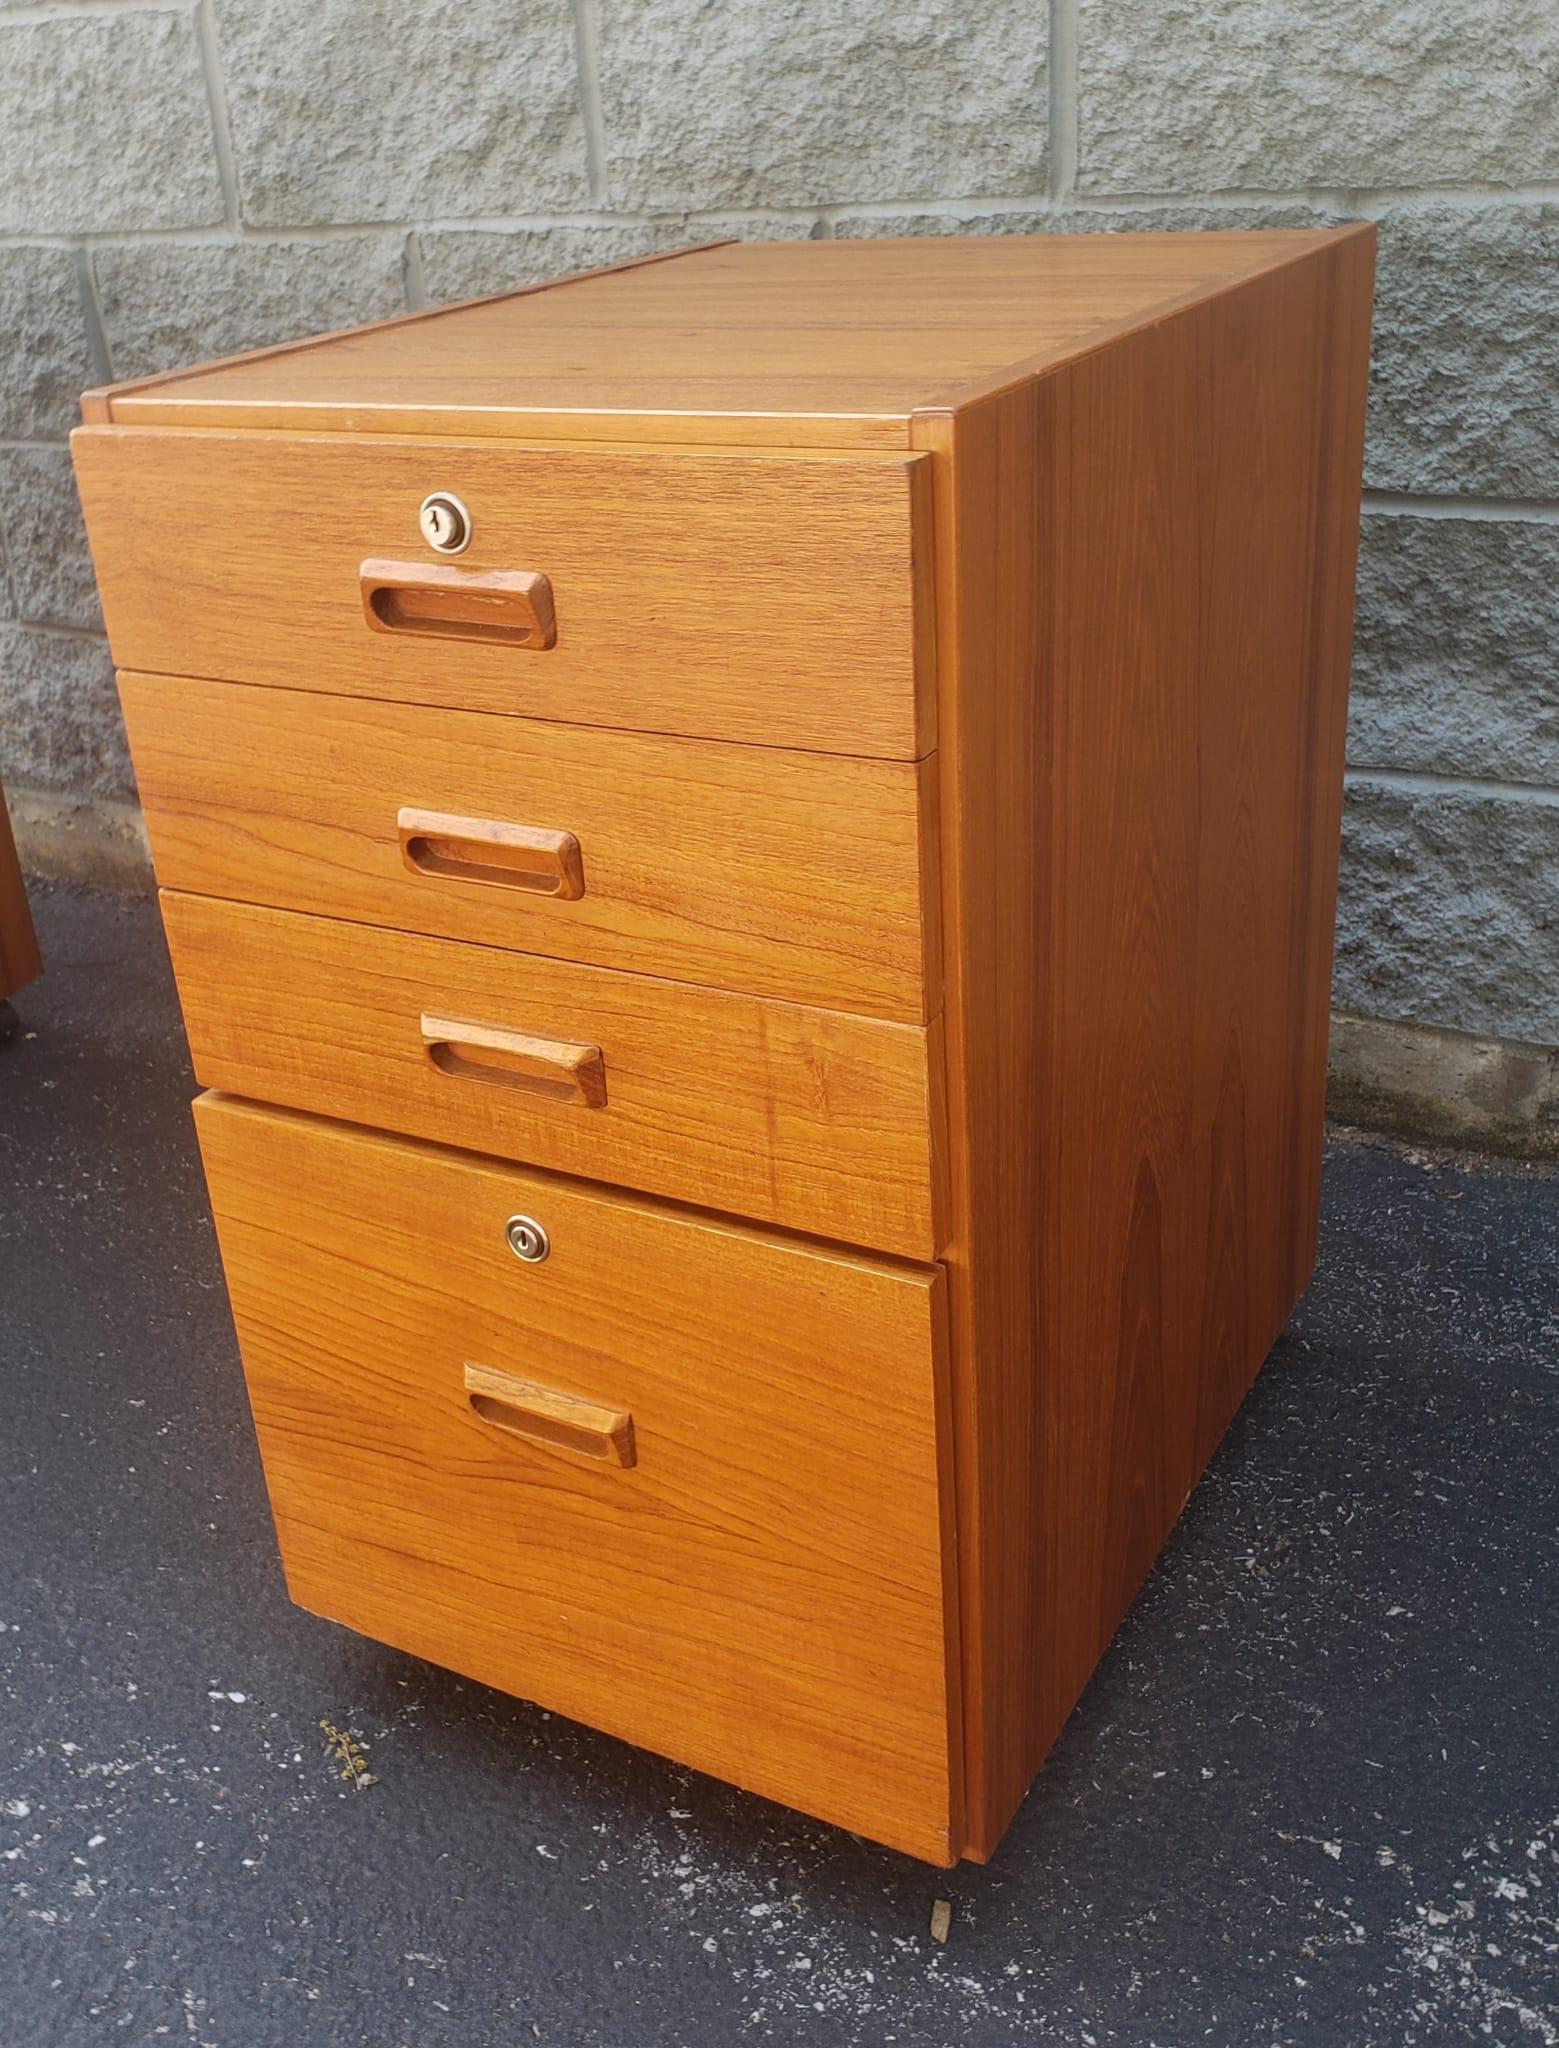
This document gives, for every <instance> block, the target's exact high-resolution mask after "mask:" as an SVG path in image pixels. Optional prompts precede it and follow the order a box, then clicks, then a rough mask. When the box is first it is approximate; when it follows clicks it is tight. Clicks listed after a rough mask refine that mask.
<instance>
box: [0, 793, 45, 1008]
mask: <svg viewBox="0 0 1559 2048" xmlns="http://www.w3.org/2000/svg"><path fill="white" fill-rule="evenodd" d="M42 972H43V956H42V954H41V953H40V952H39V951H38V939H37V934H36V933H35V932H34V930H33V924H32V912H31V911H30V910H29V909H28V908H27V891H26V889H25V888H24V887H23V884H22V870H21V863H20V862H19V861H18V860H17V858H16V841H15V840H14V839H13V838H12V836H11V819H10V814H9V813H8V812H7V810H6V807H5V796H4V793H3V792H0V1003H3V1002H5V1001H7V1000H8V998H9V997H11V996H14V995H15V994H16V991H17V990H18V989H19V988H24V987H25V986H26V985H27V983H28V982H29V981H34V980H36V979H37V977H38V976H39V975H40V974H41V973H42Z"/></svg>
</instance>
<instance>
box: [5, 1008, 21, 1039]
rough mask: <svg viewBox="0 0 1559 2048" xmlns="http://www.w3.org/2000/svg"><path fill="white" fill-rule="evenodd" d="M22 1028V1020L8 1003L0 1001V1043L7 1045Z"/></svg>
mask: <svg viewBox="0 0 1559 2048" xmlns="http://www.w3.org/2000/svg"><path fill="white" fill-rule="evenodd" d="M21 1028H22V1020H21V1018H20V1017H18V1016H17V1014H16V1012H15V1011H14V1010H13V1009H12V1008H11V1005H10V1004H9V1003H0V1045H9V1044H10V1043H11V1040H12V1039H13V1038H14V1037H15V1036H16V1034H17V1032H18V1031H20V1030H21Z"/></svg>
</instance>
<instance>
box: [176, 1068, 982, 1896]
mask: <svg viewBox="0 0 1559 2048" xmlns="http://www.w3.org/2000/svg"><path fill="white" fill-rule="evenodd" d="M196 1116H197V1122H198V1125H199V1130H200V1138H201V1145H202V1149H203V1151H204V1154H205V1161H206V1171H207V1177H208V1180H209V1183H210V1188H211V1197H212V1203H213V1207H214V1209H215V1213H216V1222H217V1230H218V1235H219V1238H220V1241H221V1248H222V1257H223V1262H224V1265H225V1267H226V1271H227V1278H228V1285H229V1290H230V1292H231V1296H232V1302H233V1312H234V1318H235V1321H236V1323H237V1327H238V1335H239V1342H240V1348H241V1350H242V1353H243V1359H244V1366H245V1371H246V1374H247V1378H248V1383H249V1392H250V1398H251V1401H252V1403H253V1407H254V1414H255V1421H256V1425H257V1427H258V1431H259V1437H260V1446H261V1452H262V1455H263V1458H264V1463H265V1472H266V1479H267V1483H268V1485H269V1488H270V1494H271V1503H272V1507H273V1509H274V1512H275V1516H276V1526H277V1532H278V1535H279V1538H280V1542H281V1549H282V1556H283V1561H284V1563H285V1566H286V1572H287V1579H288V1585H289V1588H290V1590H291V1592H292V1594H293V1597H294V1598H295V1599H296V1600H297V1601H299V1602H300V1604H301V1605H303V1606H305V1607H308V1608H310V1609H313V1610H314V1611H315V1612H317V1613H320V1614H324V1615H328V1616H330V1617H331V1618H332V1619H334V1620H336V1621H340V1622H344V1623H346V1624H347V1625H348V1626H350V1627H352V1628H355V1629H358V1630H361V1631H362V1632H363V1633H364V1634H367V1635H371V1636H374V1637H377V1638H379V1639H380V1640H382V1641H384V1642H387V1643H392V1644H394V1645H396V1646H398V1647H399V1648H402V1649H405V1650H409V1651H411V1652H413V1653H415V1654H416V1655H418V1656H422V1657H427V1658H429V1659H431V1660H432V1661H434V1662H436V1663H439V1664H444V1665H447V1666H449V1667H451V1668H452V1669H454V1670H457V1671H460V1672H463V1673H465V1674H467V1675H468V1676H470V1677H473V1678H476V1679H478V1680H481V1681H483V1682H485V1683H488V1684H491V1685H495V1686H499V1687H501V1688H503V1689H504V1690H506V1691H508V1692H512V1693H517V1694H520V1695H522V1696H524V1697H525V1698H528V1699H534V1700H537V1701H539V1702H541V1703H542V1704H543V1705H545V1706H548V1707H550V1708H553V1709H555V1710H557V1711H559V1712H561V1713H564V1714H568V1715H570V1716H572V1717H574V1718H576V1719H579V1720H582V1721H588V1722H591V1723H593V1724H594V1725H595V1726H597V1727H600V1728H604V1729H607V1730H609V1731H610V1732H611V1733H613V1734H616V1735H620V1736H624V1737H626V1738H627V1739H629V1740H630V1741H633V1742H637V1743H641V1744H643V1745H644V1746H646V1747H647V1748H650V1749H654V1750H657V1751H660V1752H662V1753H663V1754H665V1755H667V1756H671V1757H675V1758H677V1759H679V1760H680V1761H682V1762H685V1763H688V1764H691V1765H694V1766H695V1767H697V1768H698V1769H700V1770H706V1771H710V1772H713V1773H716V1774H717V1775H719V1776H721V1777H724V1778H728V1779H731V1780H732V1781H734V1782H735V1783H737V1784H739V1785H743V1786H745V1787H747V1788H748V1789H750V1790H752V1791H756V1792H761V1793H764V1794H766V1795H767V1796H769V1797H770V1798H773V1799H778V1800H781V1801H783V1802H785V1803H786V1804H788V1805H791V1806H795V1807H799V1808H801V1809H802V1810H803V1811H806V1812H809V1813H814V1814H817V1815H820V1816H821V1817H823V1818H825V1819H827V1820H830V1821H833V1822H836V1823H838V1824H840V1825H843V1826H845V1827H849V1828H854V1829H856V1830H858V1831H860V1832H861V1833H864V1834H867V1835H871V1836H873V1837H875V1838H876V1839H878V1840H880V1841H883V1842H887V1843H890V1844H892V1845H894V1846H895V1847H899V1848H903V1849H906V1850H908V1851H910V1852H911V1853H912V1854H915V1855H919V1856H922V1857H925V1858H928V1859H930V1860H932V1861H936V1862H946V1861H949V1860H950V1859H951V1858H952V1857H953V1856H954V1855H956V1853H957V1850H958V1847H959V1844H958V1841H957V1839H956V1819H955V1816H954V1813H953V1810H952V1793H951V1788H952V1784H953V1781H954V1776H955V1759H954V1757H953V1754H952V1749H951V1735H950V1717H949V1711H948V1696H949V1675H950V1671H951V1670H952V1668H953V1666H952V1660H951V1657H950V1651H949V1645H950V1640H951V1630H950V1626H949V1615H948V1612H947V1606H946V1598H945V1595H944V1586H945V1584H948V1583H950V1572H951V1535H950V1529H951V1497H950V1482H948V1481H946V1480H945V1479H944V1477H943V1472H942V1467H943V1464H944V1462H945V1447H946V1430H945V1427H944V1426H943V1416H944V1409H945V1399H944V1397H945V1389H946V1369H947V1361H946V1339H945V1309H944V1302H943V1280H942V1276H941V1274H940V1272H939V1271H937V1270H935V1269H930V1270H928V1269H924V1268H916V1267H911V1266H907V1265H899V1264H896V1263H894V1262H892V1261H889V1260H882V1259H875V1258H871V1257H867V1256H864V1255H852V1254H849V1253H843V1252H839V1251H835V1250H831V1249H823V1248H819V1247H817V1246H814V1245H809V1244H804V1243H801V1242H798V1241H794V1240H791V1239H787V1238H784V1237H780V1236H776V1235H772V1234H769V1233H766V1232H763V1231H760V1230H753V1229H748V1228H745V1227H741V1226H737V1225H732V1224H725V1223H721V1222H719V1221H717V1220H715V1219H712V1218H710V1217H707V1216H703V1215H698V1214H693V1213H691V1212H684V1211H681V1210H677V1209H674V1208H670V1207H667V1206H663V1205H659V1204H656V1203H654V1202H651V1201H649V1200H646V1199H640V1198H636V1197H631V1196H625V1195H618V1194H608V1193H604V1192H602V1191H601V1190H599V1189H591V1188H588V1187H586V1186H583V1185H581V1184H580V1183H577V1182H572V1181H568V1180H564V1179H561V1178H558V1177H555V1176H551V1175H542V1174H536V1173H530V1172H526V1171H522V1170H520V1169H517V1168H514V1167H511V1166H507V1165H500V1164H496V1163H493V1162H490V1161H487V1160H484V1159H478V1158H474V1157H471V1156H468V1155H466V1154H462V1153H454V1152H449V1151H445V1150H442V1149H439V1148H436V1147H434V1146H431V1145H424V1144H421V1143H418V1142H415V1141H407V1140H403V1139H391V1138H387V1137H382V1136H379V1135H377V1134H374V1133H365V1132H363V1131H361V1130H355V1129H351V1128H348V1127H346V1126H343V1125H338V1124H334V1123H328V1122H324V1121H321V1120H317V1119H314V1118H309V1117H305V1116H302V1115H298V1114H295V1113H292V1112H288V1111H277V1110H269V1109H262V1108H258V1107H256V1106H254V1105H252V1104H248V1103H242V1102H238V1101H236V1100H234V1099H232V1098H229V1097H223V1096H212V1095H208V1096H205V1097H203V1098H202V1099H201V1101H200V1102H199V1103H198V1104H197V1106H196ZM516 1219H520V1220H516ZM543 1241H544V1242H545V1247H546V1250H545V1256H543V1257H541V1258H540V1259H536V1258H535V1257H534V1254H535V1252H536V1251H537V1250H538V1249H540V1248H541V1246H542V1243H543ZM527 1253H528V1254H531V1255H532V1256H530V1257H527V1256H525V1254H527Z"/></svg>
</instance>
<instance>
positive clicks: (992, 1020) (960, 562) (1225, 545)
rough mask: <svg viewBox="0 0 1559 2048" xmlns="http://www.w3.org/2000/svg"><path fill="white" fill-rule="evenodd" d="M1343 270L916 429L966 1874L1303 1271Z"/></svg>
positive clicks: (1353, 440) (1345, 483) (1337, 497)
mask: <svg viewBox="0 0 1559 2048" xmlns="http://www.w3.org/2000/svg"><path fill="white" fill-rule="evenodd" d="M1371 248H1372V244H1371V239H1370V237H1369V235H1368V233H1367V232H1366V233H1360V234H1358V235H1353V236H1344V237H1339V238H1338V239H1337V240H1335V241H1333V242H1332V243H1330V244H1329V245H1327V246H1326V247H1324V248H1323V249H1322V250H1320V251H1318V252H1317V253H1316V254H1315V255H1313V256H1310V257H1308V258H1306V259H1304V260H1302V261H1298V262H1296V263H1294V264H1292V265H1290V266H1287V267H1285V268H1283V269H1281V270H1278V271H1275V272H1272V273H1269V274H1267V275H1265V276H1263V277H1261V278H1259V279H1255V280H1252V281H1250V282H1249V283H1248V284H1245V285H1242V286H1239V287H1235V288H1232V289H1230V290H1228V291H1226V292H1223V293H1220V294H1218V295H1216V296H1213V297H1210V298H1208V299H1206V300H1204V301H1203V302H1201V303H1200V304H1198V305H1196V306H1193V307H1190V308H1188V309H1186V310H1185V311H1184V312H1182V313H1180V314H1178V315H1177V316H1175V317H1174V318H1172V319H1169V320H1166V321H1164V322H1162V323H1161V324H1159V325H1158V326H1157V327H1155V328H1153V329H1150V330H1147V331H1144V332H1141V333H1138V334H1134V335H1131V336H1128V337H1126V338H1124V339H1122V340H1120V341H1119V342H1116V343H1114V344H1112V345H1111V346H1109V347H1108V348H1105V349H1101V350H1099V351H1098V352H1096V353H1095V354H1093V355H1091V356H1088V357H1086V358H1084V359H1082V360H1080V361H1078V362H1075V363H1073V364H1071V365H1068V366H1066V367H1065V368H1063V369H1062V370H1060V371H1058V372H1056V373H1055V374H1053V375H1051V376H1048V377H1046V378H1043V379H1041V380H1039V381H1037V382H1033V383H1030V384H1028V385H1027V386H1020V387H1017V388H1015V389H1013V390H1011V391H1007V392H1003V393H1000V394H996V395H995V396H993V397H991V398H989V399H987V400H983V401H981V402H980V403H979V404H977V405H975V406H973V407H971V408H969V409H968V410H967V411H963V412H959V413H958V414H956V415H954V416H953V417H952V418H951V419H950V420H941V421H938V420H936V419H932V418H928V419H926V420H924V421H923V422H921V445H925V446H927V447H931V448H933V449H937V448H940V450H941V457H940V460H939V462H938V464H937V468H938V471H939V477H940V497H939V500H938V536H939V545H940V546H941V547H942V548H943V550H944V571H943V579H942V583H941V585H940V586H939V591H938V602H939V607H940V612H941V625H942V630H943V633H944V636H945V639H944V659H945V660H946V661H947V664H948V678H947V683H946V690H947V695H946V697H945V699H944V704H943V718H942V733H943V762H942V776H943V788H944V799H943V802H944V830H945V837H946V842H947V844H946V847H945V851H944V868H945V873H944V883H945V891H946V898H947V902H948V906H949V908H948V930H947V934H946V937H947V944H948V959H947V970H946V971H947V989H948V1012H947V1028H948V1035H949V1072H950V1079H951V1094H952V1127H953V1151H954V1160H953V1186H954V1195H955V1218H954V1242H953V1250H952V1252H951V1254H950V1257H949V1265H950V1269H951V1274H952V1281H953V1306H954V1316H955V1332H956V1337H955V1342H956V1346H957V1356H958V1373H957V1384H956V1390H955V1399H956V1403H957V1411H956V1435H957V1458H958V1472H959V1510H960V1540H961V1555H962V1570H963V1615H964V1632H965V1633H964V1639H965V1644H966V1651H965V1665H966V1700H965V1710H966V1739H967V1745H968V1753H969V1759H970V1766H969V1769H970V1775H969V1784H968V1795H969V1835H970V1840H971V1847H972V1852H973V1853H976V1854H981V1853H984V1854H988V1853H989V1852H990V1850H991V1849H992V1848H993V1847H994V1846H995V1843H996V1841H997V1839H998V1838H999V1836H1000V1833H1001V1830H1002V1828H1003V1827H1004V1826H1005V1824H1006V1822H1007V1821H1008V1819H1009V1818H1010V1816H1011V1814H1012V1811H1013V1809H1014V1808H1015V1807H1016V1805H1017V1803H1018V1801H1019V1800H1020V1799H1021V1798H1022V1796H1023V1793H1024V1791H1025V1789H1026V1788H1027V1785H1028V1783H1029V1780H1030V1778H1031V1777H1032V1775H1033V1772H1034V1770H1035V1769H1036V1767H1037V1766H1038V1764H1039V1762H1040V1761H1041V1759H1042V1757H1043V1755H1044V1753H1045V1751H1046V1749H1047V1748H1048V1747H1049V1745H1050V1743H1051V1742H1052V1741H1053V1739H1054V1737H1055V1735H1056V1733H1057V1732H1058V1730H1059V1728H1060V1726H1061V1724H1062V1722H1063V1721H1064V1720H1065V1718H1066V1716H1067V1714H1068V1712H1069V1711H1070V1709H1071V1707H1072V1705H1073V1703H1074V1702H1075V1700H1076V1698H1077V1696H1078V1694H1079V1693H1080V1692H1081V1690H1082V1688H1083V1686H1084V1684H1085V1683H1086V1682H1087V1679H1088V1676H1089V1674H1090V1672H1091V1671H1092V1669H1093V1667H1094V1665H1095V1663H1096V1662H1097V1660H1098V1658H1099V1656H1100V1654H1101V1652H1102V1651H1103V1649H1104V1647H1105V1645H1106V1643H1107V1642H1108V1640H1109V1638H1110V1635H1111V1633H1112V1632H1113V1630H1114V1629H1115V1627H1116V1625H1117V1623H1118V1622H1119V1620H1120V1618H1121V1616H1122V1615H1123V1613H1124V1612H1125V1610H1126V1607H1127V1605H1128V1604H1129V1602H1130V1600H1131V1598H1132V1596H1133V1594H1134V1593H1135V1592H1136V1590H1137V1588H1138V1586H1139V1585H1140V1583H1141V1581H1142V1579H1143V1577H1144V1575H1145V1574H1146V1572H1147V1570H1148V1568H1149V1566H1150V1565H1151V1564H1152V1562H1153V1559H1154V1557H1155V1556H1156V1555H1157V1552H1158V1550H1159V1548H1160V1546H1161V1545H1162V1543H1163V1541H1164V1538H1165V1537H1166V1535H1167V1534H1168V1532H1169V1530H1170V1528H1171V1527H1172V1525H1173V1523H1174V1521H1175V1519H1176V1517H1177V1516H1178V1514H1179V1512H1180V1510H1181V1508H1182V1506H1183V1505H1184V1503H1185V1500H1186V1497H1187V1495H1188V1493H1189V1491H1190V1489H1191V1487H1192V1485H1193V1484H1194V1482H1195V1480H1196V1477H1197V1476H1198V1474H1199V1473H1200V1471H1201V1469H1202V1467H1203V1465H1204V1464H1205V1463H1206V1460H1207V1458H1208V1456H1209V1455H1210V1453H1211V1451H1212V1449H1213V1447H1214V1446H1215V1445H1216V1443H1217V1441H1218V1439H1219V1437H1220V1435H1221V1434H1222V1432H1223V1430H1224V1428H1225V1427H1226V1425H1227V1423H1228V1421H1229V1418H1230V1416H1231V1415H1232V1414H1233V1412H1234V1409H1235V1408H1236V1407H1237V1405H1238V1403H1239V1401H1240V1399H1241V1398H1242V1397H1243V1395H1244V1393H1245V1391H1246V1390H1247V1388H1248V1387H1249V1385H1250V1383H1251V1381H1252V1379H1253V1378H1254V1377H1255V1374H1256V1371H1257V1369H1258V1368H1259V1366H1260V1364H1261V1361H1262V1359H1263V1358H1264V1357H1265V1355H1266V1353H1267V1351H1268V1349H1269V1348H1270V1346H1271V1344H1272V1342H1273V1340H1274V1338H1275V1337H1276V1335H1277V1333H1278V1331H1279V1330H1280V1329H1281V1327H1282V1325H1283V1322H1284V1320H1285V1319H1286V1317H1287V1315H1288V1313H1289V1311H1290V1309H1291V1308H1292V1306H1293V1304H1294V1301H1295V1299H1296V1298H1297V1295H1298V1293H1299V1291H1300V1289H1301V1288H1302V1286H1303V1285H1304V1282H1305V1280H1306V1278H1307V1277H1308V1274H1309V1270H1310V1266H1311V1263H1312V1260H1313V1257H1314V1252H1315V1232H1316V1216H1317V1206H1318V1199H1319V1159H1320V1143H1321V1119H1322V1110H1323V1099H1324V1079H1325V1043H1326V1019H1327V993H1328V980H1329V973H1330V962H1331V927H1332V918H1333V913H1334V907H1335V888H1336V864H1337V840H1338V817H1339V807H1340V800H1341V785H1342V753H1343V733H1344V719H1345V710H1346V694H1347V661H1348V649H1349V641H1350V635H1351V608H1352V584H1353V555H1354V546H1355V541H1356V534H1357V520H1358V494H1359V478H1360V467H1361V460H1362V418H1363V393H1364V379H1365V372H1366V366H1367V354H1368V306H1369V285H1370V259H1371Z"/></svg>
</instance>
